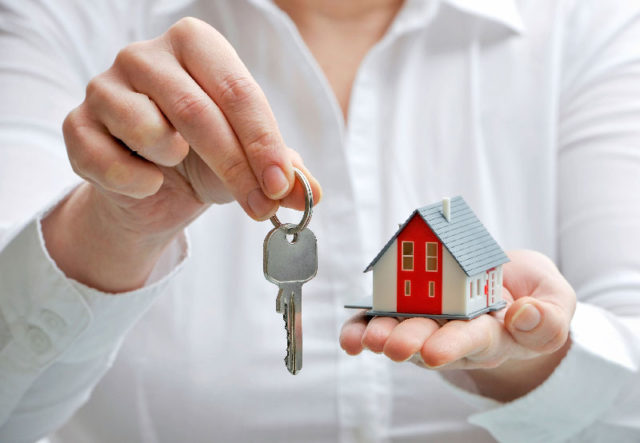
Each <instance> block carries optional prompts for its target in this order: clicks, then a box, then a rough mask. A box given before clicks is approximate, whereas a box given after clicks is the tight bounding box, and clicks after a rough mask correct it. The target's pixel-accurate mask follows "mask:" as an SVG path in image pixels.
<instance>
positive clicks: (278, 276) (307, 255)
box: [263, 224, 318, 375]
mask: <svg viewBox="0 0 640 443" xmlns="http://www.w3.org/2000/svg"><path fill="white" fill-rule="evenodd" d="M291 226H293V225H289V224H287V225H282V226H280V227H277V228H274V229H272V230H271V231H270V232H269V233H268V234H267V237H266V238H265V239H264V261H263V266H264V276H265V277H266V278H267V280H269V281H270V282H272V283H275V284H276V285H278V287H279V290H278V297H277V298H276V312H278V313H281V314H282V317H283V319H284V324H285V329H286V330H287V355H286V357H285V358H284V361H285V364H286V366H287V369H288V370H289V372H291V373H292V374H293V375H295V374H297V373H298V372H299V371H300V369H302V285H303V284H304V283H306V282H308V281H309V280H311V279H312V278H313V277H315V275H316V272H317V271H318V248H317V241H316V236H315V235H314V234H313V232H311V230H310V229H309V228H304V229H303V230H302V231H300V232H298V233H297V234H294V235H293V236H291V235H290V236H287V229H288V228H290V227H291ZM288 237H293V238H291V240H290V239H289V238H288Z"/></svg>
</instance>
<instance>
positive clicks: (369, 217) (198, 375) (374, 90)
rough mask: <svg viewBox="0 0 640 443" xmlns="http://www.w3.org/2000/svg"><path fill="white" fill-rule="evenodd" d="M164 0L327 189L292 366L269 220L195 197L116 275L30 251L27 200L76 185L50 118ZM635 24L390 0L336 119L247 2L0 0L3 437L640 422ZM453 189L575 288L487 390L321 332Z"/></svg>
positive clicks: (156, 438)
mask: <svg viewBox="0 0 640 443" xmlns="http://www.w3.org/2000/svg"><path fill="white" fill-rule="evenodd" d="M184 15H194V16H197V17H200V18H202V19H203V20H206V21H207V22H209V23H210V24H211V25H213V26H214V27H216V28H217V29H218V30H220V31H221V32H222V33H223V34H224V35H225V36H226V37H227V38H228V39H229V41H230V42H231V44H232V45H233V46H234V47H235V48H236V50H237V51H238V53H239V55H240V57H241V58H242V59H243V60H244V62H245V63H246V65H247V66H248V67H249V69H250V71H251V72H252V73H253V75H254V76H255V78H256V79H257V81H258V82H259V84H260V85H261V86H262V88H263V89H264V91H265V93H266V95H267V97H268V99H269V102H270V104H271V106H272V108H273V110H274V112H275V115H276V117H277V120H278V123H279V125H280V128H281V130H282V133H283V135H284V139H285V141H286V142H287V143H288V145H290V146H292V147H294V148H295V149H297V150H298V151H299V152H300V153H301V155H302V157H303V158H304V160H305V164H306V165H307V166H308V167H309V168H310V169H311V170H312V171H313V173H314V175H315V176H316V177H317V178H318V179H319V181H320V182H321V183H322V184H323V187H324V192H325V195H324V201H323V202H322V203H321V204H320V205H318V206H317V207H316V208H315V211H314V216H313V220H312V222H311V225H310V227H311V229H312V230H313V231H314V232H315V234H316V236H317V238H318V248H319V268H318V275H317V277H316V278H315V279H314V280H312V281H311V282H309V283H308V284H306V285H305V286H304V288H303V319H304V321H303V328H304V367H303V370H302V372H301V373H300V374H299V375H297V376H295V377H292V376H291V375H290V374H289V373H288V372H287V371H286V369H285V367H284V364H283V357H284V348H285V335H284V329H283V322H282V318H281V317H280V316H279V315H278V314H276V312H275V309H274V304H275V297H276V289H277V288H276V287H275V286H273V285H272V284H270V283H268V282H266V281H265V280H264V278H263V276H262V269H261V262H262V242H263V238H264V236H265V235H266V233H267V232H268V231H269V229H270V228H271V226H270V224H269V223H268V222H264V223H257V222H254V221H251V220H250V219H249V218H248V217H247V216H246V215H245V214H244V213H242V211H241V210H240V208H239V206H238V205H236V204H229V205H224V206H214V207H212V208H211V209H210V210H208V211H207V212H206V213H205V214H203V215H202V216H201V217H200V218H199V219H198V220H197V221H195V222H194V223H193V224H192V225H191V226H190V227H189V229H188V238H190V247H187V245H186V240H185V238H181V239H180V240H179V241H176V242H175V243H174V244H173V245H172V247H171V248H170V250H169V251H168V252H167V254H166V255H165V256H164V257H163V258H162V259H161V261H160V262H159V263H158V265H157V266H156V268H155V270H154V273H153V275H152V277H151V278H150V280H149V282H148V284H147V285H146V286H145V287H144V288H142V289H140V290H137V291H134V292H132V293H129V294H122V295H118V296H110V295H107V294H103V293H100V292H98V291H95V290H93V289H90V288H88V287H86V286H84V285H82V284H80V283H78V282H75V281H72V280H69V279H67V278H66V277H65V276H64V275H63V274H62V273H61V271H60V270H59V269H58V268H57V267H56V265H55V263H53V262H52V260H51V258H50V257H49V256H48V254H47V252H46V248H45V246H44V244H43V240H42V236H41V233H40V230H39V220H40V217H41V216H40V215H36V214H37V213H41V211H42V210H44V208H46V207H50V206H51V205H52V204H53V200H54V199H55V198H56V196H61V195H62V194H63V193H64V192H67V190H68V186H70V185H73V183H76V182H77V178H76V177H74V176H73V174H72V172H71V169H70V167H69V166H68V165H67V160H66V156H65V149H64V143H63V140H62V136H61V131H60V123H61V121H62V119H63V118H64V116H65V115H66V113H67V112H68V111H69V110H70V109H71V108H73V107H74V106H76V105H77V104H79V103H80V102H81V101H82V99H83V94H84V87H85V85H86V83H87V82H88V80H89V79H90V78H92V77H93V76H95V75H96V74H98V73H99V72H101V71H103V70H104V69H106V68H107V67H108V66H109V64H110V63H111V62H112V60H113V58H114V56H115V54H116V53H117V51H118V50H119V49H120V48H122V47H123V46H124V45H126V44H127V42H129V41H133V40H140V39H146V38H150V37H153V36H156V35H158V34H160V33H162V32H164V31H165V30H166V29H167V28H168V26H169V25H170V24H171V23H173V22H175V21H176V20H177V19H178V18H179V17H181V16H184ZM638 42H640V2H638V1H636V0H611V1H607V2H605V1H598V0H580V1H576V0H566V1H561V0H520V1H516V0H491V1H489V0H486V1H473V0H424V1H422V0H407V1H406V3H405V5H404V6H403V8H402V10H401V11H400V12H399V14H398V15H397V17H396V19H395V20H394V22H393V24H392V26H391V27H390V29H389V30H388V32H387V33H386V35H385V36H384V38H383V39H382V40H381V41H380V42H379V43H378V44H376V46H375V47H374V48H373V49H372V50H371V51H370V52H369V54H368V55H367V56H366V58H365V59H364V61H363V62H362V65H361V66H360V69H359V71H358V74H357V77H356V79H355V83H354V85H353V90H352V95H351V100H350V109H349V116H348V125H345V124H344V121H343V119H342V116H341V112H340V109H339V106H338V105H337V102H336V99H335V97H334V96H333V94H332V92H331V90H330V87H329V85H328V82H327V81H326V79H325V77H324V76H323V74H322V71H321V70H320V69H319V67H318V65H317V63H316V62H315V60H314V59H313V57H312V55H311V54H310V52H309V50H308V49H307V48H306V46H305V44H304V42H303V40H302V39H301V37H300V35H299V34H298V32H297V30H296V28H295V25H294V24H293V23H292V21H291V20H290V19H289V18H288V17H287V16H286V15H285V14H284V13H283V12H282V11H280V10H279V9H277V7H275V6H274V5H273V4H272V3H270V2H268V1H260V0H236V1H213V0H193V1H188V0H184V1H178V0H174V1H169V0H165V1H153V0H148V1H141V2H127V1H125V0H121V1H117V0H113V1H107V0H101V1H99V0H94V1H92V2H82V1H73V0H64V1H63V0H58V1H56V2H52V1H39V2H35V1H18V0H15V1H11V0H2V1H0V91H1V93H0V97H1V98H0V226H2V233H3V234H2V238H1V239H0V249H2V252H0V313H1V315H0V349H1V350H0V441H2V442H27V441H34V440H37V439H39V438H41V437H44V436H46V435H49V437H50V441H51V442H88V443H103V442H116V441H117V442H176V441H190V442H205V441H207V442H208V441H274V442H281V441H305V442H307V441H309V442H316V441H317V442H321V441H322V442H327V441H328V442H333V441H341V442H352V441H353V442H355V441H367V442H386V441H433V442H438V441H447V442H469V441H474V442H483V441H492V440H493V439H494V438H496V439H498V440H501V441H510V442H513V441H523V442H529V441H531V442H534V441H535V442H538V441H544V442H555V441H563V440H567V439H573V440H575V441H581V442H584V441H607V442H608V441H616V442H628V441H637V440H638V439H639V438H640V375H639V373H638V364H639V360H640V253H639V252H638V251H640V174H639V172H640V45H639V44H638ZM458 194H460V195H463V196H464V198H465V199H466V201H467V202H468V203H469V204H470V206H471V207H472V208H473V210H474V211H475V213H476V214H477V215H478V217H479V218H480V219H481V220H482V221H483V223H484V224H485V225H486V226H487V228H488V230H489V231H490V232H491V233H492V234H493V235H494V237H495V238H496V239H497V240H498V242H499V243H500V244H501V245H502V246H503V248H504V249H513V248H531V249H535V250H538V251H541V252H543V253H545V254H547V255H549V256H550V257H552V258H553V259H554V260H555V261H556V263H557V264H558V265H559V267H560V269H561V271H562V272H563V274H564V275H565V276H566V278H567V279H568V280H569V281H570V283H571V284H572V285H573V287H574V289H575V290H576V292H577V294H578V298H579V303H578V308H577V311H576V314H575V318H574V321H573V323H572V329H571V336H572V340H573V345H572V347H571V349H570V351H569V353H568V355H567V356H566V358H565V359H564V360H563V361H562V363H561V364H560V366H559V367H558V368H557V370H556V371H555V372H554V373H553V374H552V375H551V376H550V378H549V379H548V380H547V381H546V382H545V383H544V384H543V385H541V386H540V387H539V388H538V389H536V390H534V391H533V392H531V393H529V394H527V395H525V396H524V397H522V398H519V399H517V400H516V401H514V402H511V403H508V404H500V403H498V402H495V401H493V400H490V399H486V398H482V397H480V396H477V395H474V394H472V392H473V386H472V385H470V383H469V380H468V379H465V378H464V374H463V373H457V374H453V375H455V377H454V376H452V377H451V378H452V379H455V383H456V385H457V386H453V385H451V384H449V383H448V382H447V381H445V380H444V379H443V377H442V376H441V375H440V374H438V373H436V372H432V371H427V370H425V369H422V368H419V367H417V366H415V365H412V364H411V363H403V364H396V363H392V362H391V361H389V360H388V359H387V358H385V357H384V356H380V355H375V354H372V353H369V352H365V353H363V354H362V355H360V356H357V357H350V356H348V355H346V354H345V353H344V352H343V351H342V350H341V349H340V348H339V345H338V334H339V330H340V327H341V325H342V323H343V321H344V320H345V319H347V318H348V317H349V316H350V315H351V314H352V312H349V311H347V310H345V309H344V308H343V307H342V306H343V305H344V303H345V302H347V301H350V300H353V299H358V298H360V297H361V296H364V295H367V294H370V293H371V280H370V275H368V274H367V275H365V274H363V273H362V270H363V269H364V267H365V266H366V265H367V263H369V262H370V260H371V259H372V258H373V257H374V256H375V255H376V253H377V252H378V251H379V249H380V248H381V247H382V246H383V245H384V243H385V242H386V241H387V240H388V238H389V237H390V236H391V235H392V234H393V233H394V232H395V229H396V227H397V223H399V222H401V221H402V220H404V219H405V218H406V217H407V216H408V214H409V213H410V211H411V210H412V209H414V208H416V207H419V206H422V205H424V204H427V203H431V202H434V201H438V200H439V199H440V198H441V197H442V196H446V195H458ZM279 216H280V218H281V219H284V220H286V221H292V222H294V221H297V220H298V217H299V213H295V212H292V211H284V210H282V211H280V212H279ZM187 251H188V252H187ZM186 256H188V258H185V257H186ZM461 388H464V389H461ZM90 395H91V396H90ZM89 396H90V398H89ZM82 405H84V406H82ZM80 406H82V408H80V409H79V410H78V408H79V407H80Z"/></svg>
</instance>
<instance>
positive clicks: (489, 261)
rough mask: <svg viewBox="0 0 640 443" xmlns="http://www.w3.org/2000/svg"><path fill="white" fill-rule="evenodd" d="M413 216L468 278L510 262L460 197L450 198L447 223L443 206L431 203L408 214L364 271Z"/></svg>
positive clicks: (374, 261) (375, 260) (380, 255)
mask: <svg viewBox="0 0 640 443" xmlns="http://www.w3.org/2000/svg"><path fill="white" fill-rule="evenodd" d="M415 214H420V216H421V217H422V219H423V220H424V221H425V223H426V224H427V225H428V226H429V227H430V228H431V230H432V231H433V233H434V234H435V235H436V236H437V237H438V238H439V239H440V241H441V242H442V244H443V246H444V247H445V248H447V250H448V251H449V252H450V253H451V255H452V256H453V258H454V259H455V260H456V261H457V262H458V264H459V265H460V267H461V268H462V270H463V271H464V272H465V274H467V275H468V276H472V275H475V274H478V273H480V272H483V271H486V270H487V269H491V268H493V267H495V266H498V265H501V264H503V263H506V262H508V261H509V259H508V258H507V255H506V254H505V253H504V251H503V250H502V248H501V247H500V245H498V243H497V242H496V241H495V240H494V239H493V237H492V236H491V234H489V231H487V229H486V228H485V227H484V225H483V224H482V222H480V220H478V217H476V215H475V214H474V213H473V211H472V210H471V208H470V207H469V206H468V205H467V203H466V202H465V201H464V199H463V198H462V197H461V196H456V197H453V198H451V218H450V220H451V221H450V222H448V221H447V220H446V219H445V218H444V215H443V214H442V203H441V202H438V203H434V204H431V205H428V206H425V207H423V208H419V209H416V210H415V211H413V213H411V215H410V216H409V218H408V219H407V221H405V222H404V223H403V224H402V226H400V229H398V231H397V232H396V233H395V234H394V236H393V237H391V239H390V240H389V241H388V242H387V244H386V245H385V246H384V248H382V250H380V252H379V253H378V255H376V257H375V258H374V259H373V261H372V262H371V263H370V264H369V266H367V269H365V271H364V272H368V271H370V270H371V269H373V266H374V265H375V264H376V262H377V261H378V260H379V259H380V257H382V255H383V254H384V253H385V252H386V250H387V249H388V248H389V246H391V244H392V243H393V241H394V240H395V239H396V238H397V237H398V235H399V234H400V232H402V230H403V229H404V228H405V226H406V225H407V223H409V221H410V220H411V219H412V218H413V216H414V215H415Z"/></svg>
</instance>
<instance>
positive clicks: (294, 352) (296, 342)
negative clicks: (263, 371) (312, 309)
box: [284, 288, 302, 375]
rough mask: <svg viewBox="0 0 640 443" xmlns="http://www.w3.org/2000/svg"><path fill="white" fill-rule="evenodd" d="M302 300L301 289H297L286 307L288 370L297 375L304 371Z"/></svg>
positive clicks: (286, 360)
mask: <svg viewBox="0 0 640 443" xmlns="http://www.w3.org/2000/svg"><path fill="white" fill-rule="evenodd" d="M301 302H302V298H301V296H300V288H296V289H295V290H294V293H293V294H292V296H291V297H290V298H289V300H288V303H286V306H285V310H284V312H285V314H284V317H285V325H286V329H287V356H286V357H285V363H286V365H287V369H288V370H289V372H290V373H291V374H293V375H296V374H297V373H298V372H300V370H301V369H302V310H301V306H300V304H301Z"/></svg>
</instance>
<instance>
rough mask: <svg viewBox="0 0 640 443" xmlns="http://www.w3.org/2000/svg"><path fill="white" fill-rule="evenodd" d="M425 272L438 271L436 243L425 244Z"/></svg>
mask: <svg viewBox="0 0 640 443" xmlns="http://www.w3.org/2000/svg"><path fill="white" fill-rule="evenodd" d="M426 250H427V260H426V263H427V271H429V272H436V271H437V270H438V243H435V242H427V248H426Z"/></svg>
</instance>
